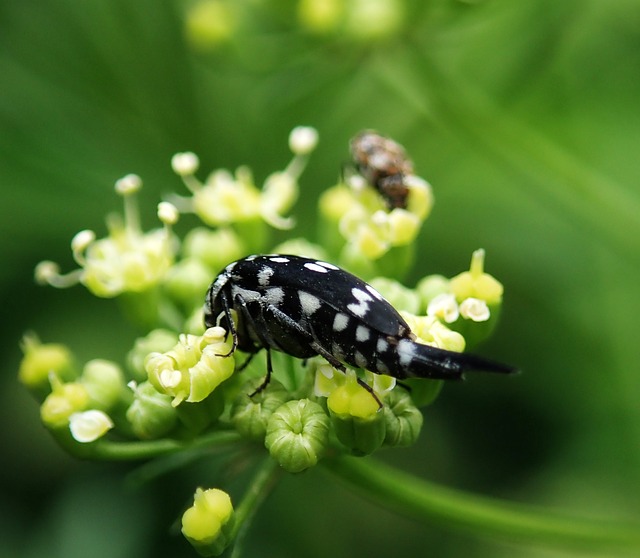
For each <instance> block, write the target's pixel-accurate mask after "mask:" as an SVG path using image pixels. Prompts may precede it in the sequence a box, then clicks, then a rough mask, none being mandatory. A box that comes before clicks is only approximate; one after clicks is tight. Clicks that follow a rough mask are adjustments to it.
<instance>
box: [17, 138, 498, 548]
mask: <svg viewBox="0 0 640 558" xmlns="http://www.w3.org/2000/svg"><path fill="white" fill-rule="evenodd" d="M317 141H318V137H317V133H316V131H315V130H314V129H313V128H309V127H299V128H296V129H294V130H293V131H292V133H291V135H290V138H289V145H290V148H291V150H292V152H293V158H292V160H291V162H290V163H289V164H288V165H287V166H286V167H285V169H284V170H282V171H278V172H275V173H273V174H271V175H270V176H268V177H267V178H266V179H265V180H264V183H263V186H262V187H261V188H259V187H258V186H256V184H255V181H254V178H253V176H252V173H251V171H250V170H249V169H248V168H247V167H240V168H239V169H238V170H236V171H235V172H234V173H231V172H229V171H226V170H216V171H214V172H212V173H211V174H209V176H208V178H206V179H205V180H204V181H200V180H199V179H198V178H197V177H196V173H197V172H198V170H199V161H198V157H197V156H196V155H195V154H193V153H180V154H177V155H175V156H174V158H173V160H172V167H173V169H174V171H175V172H176V174H177V175H179V176H180V177H181V179H182V180H183V182H184V184H185V185H186V188H187V190H188V193H189V195H188V196H183V197H180V196H177V195H176V196H173V197H172V198H171V199H170V201H163V202H161V203H160V204H159V206H158V218H159V220H160V222H161V223H162V226H161V227H160V228H158V229H154V230H151V231H148V232H144V231H143V230H142V227H141V225H140V219H139V215H138V210H137V206H136V192H137V191H138V190H139V189H140V187H141V185H142V181H141V180H140V178H138V177H137V176H135V175H129V176H126V177H124V178H122V179H120V180H118V181H117V183H116V192H117V193H118V194H120V195H121V196H123V198H124V217H120V216H110V217H109V218H108V220H107V229H108V233H107V236H105V237H104V238H100V239H97V238H96V234H95V233H94V232H92V231H89V230H85V231H82V232H80V233H78V234H77V235H76V236H75V237H74V238H73V240H72V243H71V248H72V253H73V256H74V259H75V261H76V262H77V264H78V266H79V268H78V269H77V270H74V271H72V272H70V273H67V274H62V273H60V271H59V268H58V266H57V265H56V264H54V263H52V262H42V263H41V264H39V265H38V266H37V268H36V279H37V280H38V281H39V282H40V283H43V284H49V285H52V286H55V287H69V286H71V285H74V284H78V283H80V284H82V285H84V286H85V287H86V288H87V289H88V290H89V291H91V292H92V293H93V294H95V295H96V296H99V297H105V298H110V297H118V298H119V299H121V301H122V303H123V304H124V305H125V306H126V308H127V315H128V316H134V317H135V318H136V319H137V320H138V322H139V323H140V324H142V325H143V326H145V327H146V328H147V331H148V333H147V334H146V335H144V336H142V337H140V338H138V339H136V340H135V341H134V342H133V343H132V347H131V350H130V352H129V353H128V355H126V357H124V358H123V359H122V361H121V362H117V363H116V362H110V361H107V360H101V359H95V360H91V361H89V362H87V363H84V364H83V365H78V363H77V362H76V359H75V357H74V356H73V352H72V350H71V349H69V348H68V347H67V346H65V345H60V344H53V343H42V342H40V341H39V340H38V339H37V337H36V336H35V335H33V334H29V335H27V336H25V339H24V342H23V352H24V358H23V361H22V363H21V366H20V371H19V377H20V380H21V382H22V383H23V384H24V385H25V386H27V387H28V388H29V389H30V390H31V391H32V393H33V394H34V395H35V396H36V398H37V399H38V401H39V402H40V413H41V417H42V421H43V423H44V425H45V426H46V427H47V428H48V429H49V430H50V431H51V433H52V434H53V435H54V437H55V438H56V439H57V440H58V441H59V442H60V443H61V445H63V447H65V448H66V449H68V450H69V451H71V452H72V453H76V454H78V455H83V456H89V457H96V458H98V457H100V456H103V455H107V454H109V455H113V454H116V453H117V452H118V451H119V449H118V448H120V447H122V448H124V447H125V446H126V447H127V451H129V452H131V447H132V444H133V447H135V444H136V441H144V443H145V444H146V445H144V446H140V447H141V448H144V449H141V450H140V453H139V454H136V453H135V451H134V452H132V455H135V456H136V457H139V458H144V457H153V456H154V455H156V453H154V451H155V450H154V449H153V448H154V446H153V444H151V445H149V442H153V441H157V442H161V441H167V440H173V441H179V442H180V444H183V445H182V446H180V444H177V445H176V446H175V447H173V446H172V449H171V451H177V449H179V448H184V447H188V446H189V443H192V444H197V443H212V444H213V443H216V440H217V441H220V440H223V442H224V443H225V444H226V443H230V442H233V443H242V442H243V441H244V442H249V443H253V444H254V445H255V446H256V447H257V448H261V449H262V450H263V452H264V450H265V448H266V451H267V452H268V459H269V460H270V462H271V463H273V464H275V465H276V467H279V468H281V469H284V470H286V471H288V472H291V473H298V472H301V471H304V470H306V469H308V468H309V467H313V466H315V465H316V464H317V463H318V462H320V461H321V460H322V459H323V458H325V459H330V458H331V456H332V455H344V454H349V455H353V456H365V455H369V454H371V453H373V452H374V451H376V450H377V449H379V448H382V447H401V446H408V445H411V444H413V443H414V442H415V441H416V440H417V438H418V435H419V434H420V430H421V427H422V423H423V415H422V412H421V410H420V408H421V407H424V406H425V405H427V404H429V403H430V402H431V401H432V400H433V399H434V398H435V397H436V395H437V393H438V391H439V389H440V384H441V382H440V381H436V380H409V381H407V382H403V385H398V382H396V379H395V378H392V377H390V376H384V375H380V374H372V373H371V372H366V371H364V370H351V369H349V370H347V372H346V374H345V373H343V372H342V371H340V370H337V369H335V368H333V367H332V366H331V365H330V364H328V363H327V362H326V361H325V360H324V359H322V358H321V357H314V358H312V359H309V360H308V361H306V362H303V361H301V360H299V359H295V358H292V357H290V356H287V355H284V354H279V353H278V354H274V355H273V357H274V367H273V368H274V377H273V378H272V379H271V381H270V383H269V384H268V385H267V386H266V387H264V386H263V385H262V384H263V377H264V375H265V368H264V365H263V364H261V363H262V362H263V361H262V360H260V359H259V358H256V359H254V360H253V361H252V362H251V364H250V365H249V366H247V367H246V369H245V368H244V367H243V364H244V362H245V360H246V359H247V355H243V354H242V353H241V351H233V349H234V346H233V336H232V335H231V333H230V332H229V331H226V330H225V329H223V328H222V327H220V326H215V327H209V328H207V329H205V327H204V325H203V309H202V304H203V301H204V295H205V292H206V290H207V287H208V286H209V284H210V282H211V280H212V278H213V277H215V274H216V273H217V272H218V271H219V270H220V269H221V268H223V267H224V266H225V265H227V264H228V263H229V262H230V261H232V260H235V259H237V258H240V257H242V256H246V255H248V254H249V253H252V252H264V251H267V252H269V253H289V254H295V255H302V256H310V257H315V258H323V259H326V260H329V261H335V262H336V263H337V264H340V265H342V266H343V267H346V268H351V269H354V270H355V272H356V273H359V274H364V275H366V279H367V280H368V281H369V282H370V283H371V284H372V286H373V287H375V289H377V290H378V291H379V292H380V293H382V295H383V296H384V297H385V298H386V299H387V300H389V302H390V303H391V304H392V305H393V306H394V307H395V308H396V309H398V310H399V311H400V312H401V313H402V316H403V317H404V319H405V320H406V321H407V323H408V324H409V325H410V326H411V329H412V330H413V331H414V333H415V334H416V336H417V337H418V341H419V342H422V343H426V344H430V345H434V346H437V347H440V348H443V349H448V350H452V351H462V350H464V349H465V344H469V343H470V342H471V343H473V344H475V343H477V342H479V341H480V340H482V339H483V338H484V337H486V336H487V335H488V334H489V332H490V330H491V328H492V326H493V325H494V324H495V320H496V317H497V315H498V313H499V308H500V305H501V301H502V286H501V284H500V283H499V282H498V281H497V280H496V279H494V278H493V277H491V276H490V275H488V274H487V273H485V271H484V269H483V268H484V251H483V250H478V251H476V252H474V254H473V257H472V262H471V266H470V269H469V271H465V272H462V273H461V274H459V275H457V276H455V277H453V278H450V279H448V278H445V277H442V276H438V275H433V276H428V277H425V278H424V279H423V280H421V281H420V282H419V283H418V285H417V286H416V287H415V288H413V289H409V288H407V287H405V286H403V285H402V284H401V283H400V282H399V281H398V280H397V278H399V274H400V273H401V272H402V269H403V267H404V262H406V261H407V258H406V253H407V251H408V250H409V251H410V250H412V249H413V242H414V240H415V237H416V235H417V232H418V231H419V229H420V226H421V225H422V223H423V221H424V219H425V218H426V217H427V215H428V214H429V212H430V210H431V206H432V204H433V199H432V193H431V187H430V186H429V185H428V183H427V182H426V181H425V180H423V179H421V178H419V177H412V178H411V180H409V181H408V198H407V203H406V207H403V208H398V207H393V208H392V207H389V206H388V204H386V203H385V200H384V199H383V197H381V195H380V192H378V191H377V190H376V189H375V188H373V187H371V185H368V184H367V182H366V179H365V178H364V177H363V176H361V175H360V174H359V173H358V172H357V169H354V170H353V171H352V172H351V173H343V175H344V178H343V180H342V181H341V182H340V183H339V184H338V185H337V186H333V187H331V188H330V189H329V190H328V191H326V192H325V193H324V194H323V195H322V196H321V199H320V204H319V207H320V210H319V212H320V215H321V218H322V224H321V225H322V226H321V232H320V234H319V238H318V243H316V244H313V243H311V242H310V241H308V240H306V239H295V238H292V239H291V240H289V241H287V242H285V243H284V244H280V245H278V246H276V245H274V244H272V243H270V231H272V230H273V229H280V230H289V229H290V228H291V227H293V225H294V220H293V219H292V217H290V216H287V213H288V212H289V211H290V209H291V208H292V206H293V204H294V202H295V200H296V198H297V195H298V181H299V179H300V176H301V174H302V171H303V169H304V166H305V163H306V161H307V158H308V156H309V154H310V153H311V152H312V151H313V150H314V149H315V147H316V144H317ZM337 168H339V165H338V166H337ZM186 212H192V213H195V215H196V216H197V217H199V219H200V220H201V221H202V223H203V225H202V226H200V227H197V228H194V229H193V230H191V231H190V232H189V233H188V234H187V235H186V237H185V238H184V239H183V240H182V241H180V240H179V239H178V238H177V236H176V235H175V234H174V233H173V231H172V226H173V225H174V224H175V223H176V222H177V220H178V217H179V214H180V213H186ZM381 262H384V263H381ZM383 269H395V270H397V272H398V275H395V277H396V278H390V277H388V276H387V277H383V276H381V273H382V270H383ZM89 325H90V322H89ZM96 327H99V326H98V325H97V324H96ZM241 369H242V370H241ZM363 384H364V385H365V386H368V387H369V388H370V389H365V387H363ZM203 440H204V442H202V441H203ZM223 442H222V441H220V443H223ZM158 447H159V448H162V449H158V454H159V453H162V452H164V451H168V450H166V447H167V446H166V445H163V446H160V445H159V446H158ZM105 448H109V451H108V452H107V451H106V449H105ZM109 452H111V453H109ZM145 452H146V453H145ZM242 519H243V518H242V517H235V512H234V508H233V506H232V504H231V500H230V498H229V496H228V495H227V494H226V493H224V492H222V491H221V490H219V489H217V488H216V489H207V490H203V489H198V491H197V492H196V495H195V500H194V504H193V507H191V508H189V510H187V511H186V512H185V514H184V516H183V533H184V535H185V536H186V538H187V539H188V540H189V541H190V542H191V543H192V544H193V545H194V547H195V548H196V549H197V550H198V551H199V552H200V553H201V554H203V555H217V554H219V553H220V552H222V550H224V548H225V547H226V546H228V545H229V544H231V543H232V541H233V539H234V536H235V534H236V533H237V529H238V525H239V524H240V523H241V522H242Z"/></svg>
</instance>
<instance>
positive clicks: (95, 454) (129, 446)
mask: <svg viewBox="0 0 640 558" xmlns="http://www.w3.org/2000/svg"><path fill="white" fill-rule="evenodd" d="M57 439H58V441H59V442H60V444H61V445H62V446H63V447H64V448H65V450H67V451H68V452H69V453H71V454H72V455H74V456H75V457H79V458H81V459H96V460H105V461H135V460H140V459H151V458H153V457H158V456H161V455H167V454H170V453H175V452H178V451H183V450H188V449H196V448H203V447H219V446H223V445H230V444H234V443H236V442H238V441H240V439H241V438H240V435H239V434H238V433H237V432H236V431H232V430H229V431H221V432H214V433H212V434H209V435H205V436H200V437H198V438H195V439H193V440H187V441H182V440H170V439H162V440H145V441H135V442H115V441H113V440H107V439H101V440H98V441H96V442H94V443H91V444H79V443H78V442H76V441H75V440H73V439H71V437H70V436H69V437H67V438H63V437H62V436H57Z"/></svg>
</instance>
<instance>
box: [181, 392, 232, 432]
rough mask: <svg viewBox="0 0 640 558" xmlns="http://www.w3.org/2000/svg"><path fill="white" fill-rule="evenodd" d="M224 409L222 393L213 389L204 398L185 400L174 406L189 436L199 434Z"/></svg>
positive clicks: (216, 418)
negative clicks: (191, 400)
mask: <svg viewBox="0 0 640 558" xmlns="http://www.w3.org/2000/svg"><path fill="white" fill-rule="evenodd" d="M223 411H224V393H223V391H222V390H218V389H216V390H214V391H213V392H212V393H210V394H209V395H208V396H207V397H206V398H205V399H203V400H202V401H198V402H186V403H184V404H183V405H179V406H178V407H177V408H176V412H177V414H178V419H179V420H180V423H181V424H182V425H183V426H184V428H185V429H186V431H187V433H188V434H189V435H191V436H195V435H198V434H200V433H201V432H202V431H203V430H204V429H205V428H207V427H208V426H210V425H211V424H212V423H213V422H215V421H216V420H218V417H219V416H220V415H221V414H222V412H223Z"/></svg>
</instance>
